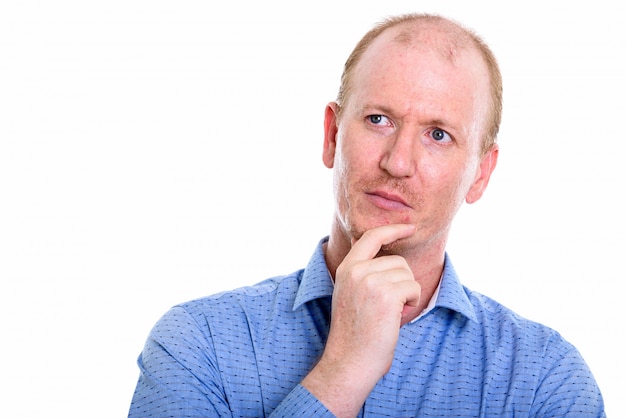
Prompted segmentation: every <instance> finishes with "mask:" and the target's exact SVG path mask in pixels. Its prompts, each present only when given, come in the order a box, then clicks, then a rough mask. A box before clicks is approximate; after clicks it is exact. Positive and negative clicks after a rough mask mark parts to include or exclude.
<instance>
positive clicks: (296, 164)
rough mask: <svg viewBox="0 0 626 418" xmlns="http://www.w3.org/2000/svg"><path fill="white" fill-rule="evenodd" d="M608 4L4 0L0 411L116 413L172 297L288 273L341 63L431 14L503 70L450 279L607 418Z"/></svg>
mask: <svg viewBox="0 0 626 418" xmlns="http://www.w3.org/2000/svg"><path fill="white" fill-rule="evenodd" d="M223 3H228V5H227V6H226V5H224V4H223ZM346 3H347V2H346ZM624 7H625V6H624V5H623V4H622V3H621V2H617V1H608V0H607V1H602V0H601V1H593V2H556V3H553V2H549V1H541V2H532V1H531V2H528V1H527V2H495V1H494V2H486V1H482V2H481V1H473V2H466V1H448V2H436V1H384V2H373V1H369V0H367V1H360V2H353V3H352V4H350V5H348V4H344V3H341V2H339V1H315V2H307V3H301V2H284V3H279V2H276V1H264V2H256V1H249V2H237V1H233V2H209V1H178V2H174V1H171V2H165V1H108V2H84V1H69V0H63V1H54V2H52V1H50V2H46V1H19V2H18V1H13V2H11V1H6V2H3V3H2V5H1V6H0V280H1V282H0V283H1V288H0V321H1V322H0V326H1V328H0V329H1V330H2V331H1V335H2V337H1V340H0V341H1V345H0V350H1V351H0V359H1V361H2V366H1V369H0V370H1V371H0V380H1V382H2V386H3V389H2V401H1V402H0V415H2V416H11V417H35V416H64V417H87V416H88V417H114V416H118V417H119V416H125V415H126V414H127V411H128V405H129V403H130V399H131V396H132V392H133V389H134V386H135V383H136V379H137V376H138V369H137V367H136V365H135V361H136V358H137V355H138V354H139V352H140V351H141V348H142V346H143V343H144V341H145V338H146V336H147V334H148V332H149V330H150V328H151V327H152V325H153V324H154V323H155V321H156V320H157V319H158V318H159V317H160V316H161V315H162V314H163V313H164V312H165V311H166V310H167V309H169V307H170V306H172V305H174V304H176V303H178V302H182V301H186V300H189V299H192V298H196V297H200V296H204V295H207V294H211V293H214V292H216V291H220V290H226V289H230V288H233V287H238V286H241V285H245V284H252V283H255V282H257V281H260V280H262V279H264V278H266V277H268V276H272V275H275V274H282V273H289V272H291V271H292V270H295V269H297V268H300V267H302V266H303V265H304V264H305V263H306V261H307V260H308V258H309V256H310V255H311V253H312V251H313V249H314V247H315V245H316V243H317V241H318V240H319V239H320V238H321V237H322V236H324V235H326V234H327V233H328V226H329V220H330V217H331V214H332V200H331V189H330V172H329V171H328V170H326V169H325V168H324V167H323V165H322V163H321V143H322V117H323V109H324V106H325V104H326V103H327V102H328V101H330V100H332V99H333V98H334V97H335V94H336V91H337V87H338V81H339V76H340V73H341V70H342V65H343V62H344V60H345V58H346V57H347V55H348V54H349V52H350V51H351V49H352V47H353V46H354V44H355V43H356V42H357V40H358V39H359V38H360V37H361V35H362V34H363V33H364V32H365V31H366V30H367V29H369V28H370V27H371V26H372V25H373V24H374V23H376V22H378V21H379V20H380V19H382V18H383V17H385V16H387V15H389V14H393V13H397V12H406V11H430V12H437V13H441V14H443V15H446V16H449V17H452V18H455V19H457V20H459V21H460V22H462V23H464V24H466V25H468V26H469V27H471V28H474V29H475V30H476V31H477V32H478V33H479V34H480V35H482V36H483V37H484V38H485V40H486V41H487V42H488V43H489V44H490V45H491V46H492V48H493V50H494V51H495V53H496V56H497V57H498V59H499V61H500V64H501V68H502V72H503V75H504V83H505V84H504V85H505V104H504V118H503V123H502V128H501V134H500V139H499V140H500V144H501V156H500V161H499V165H498V168H497V169H496V171H495V173H494V177H493V178H492V183H491V185H490V187H489V189H488V190H487V193H486V195H485V196H484V198H483V199H482V200H481V201H479V202H478V203H476V204H475V205H472V206H466V207H464V208H463V209H462V210H461V213H460V214H459V216H458V218H457V221H456V223H455V227H454V228H453V232H452V236H451V240H450V245H449V252H450V254H451V256H452V257H453V260H454V262H455V265H456V267H457V270H458V271H459V273H460V275H461V278H462V280H463V281H464V283H465V284H466V285H468V286H469V287H471V288H473V289H475V290H478V291H481V292H483V293H486V294H488V295H490V296H492V297H494V298H495V299H497V300H499V301H500V302H502V303H504V304H506V305H508V306H509V307H511V308H513V309H514V310H516V311H518V312H519V313H521V314H522V315H525V316H527V317H529V318H531V319H534V320H538V321H540V322H543V323H545V324H547V325H549V326H552V327H554V328H556V329H557V330H559V331H560V332H561V333H562V334H563V335H564V336H565V337H566V338H568V339H569V340H570V341H572V342H573V343H574V344H575V345H576V346H577V347H578V348H579V349H580V351H581V352H582V354H583V356H584V357H585V359H586V360H587V361H588V363H589V364H590V366H591V368H592V370H593V371H594V373H595V376H596V378H597V380H598V382H599V384H600V386H601V389H602V390H603V392H604V395H605V400H606V404H607V412H608V413H609V416H625V415H626V406H625V404H624V402H623V391H624V384H623V376H624V375H626V369H625V367H624V354H623V352H624V350H623V338H624V331H625V327H624V314H623V312H624V311H623V309H624V303H623V299H624V297H623V285H622V282H623V281H624V278H625V276H626V274H625V273H624V266H623V261H624V258H623V253H624V247H625V245H624V236H625V234H626V229H625V224H624V214H625V213H626V205H625V204H624V201H623V196H622V195H623V194H624V180H625V179H626V173H625V171H626V170H625V168H624V166H625V163H624V158H623V155H622V154H623V153H624V152H625V151H624V147H623V143H624V141H625V140H626V138H625V135H624V129H623V128H624V120H625V118H626V105H625V103H626V99H625V97H626V82H625V79H626V64H625V55H626V52H625V51H626V29H625V27H626V11H625V9H624Z"/></svg>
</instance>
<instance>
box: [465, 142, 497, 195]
mask: <svg viewBox="0 0 626 418" xmlns="http://www.w3.org/2000/svg"><path fill="white" fill-rule="evenodd" d="M497 162H498V145H497V144H495V145H494V146H493V147H491V149H490V150H489V151H487V153H486V154H485V155H484V156H483V157H482V160H481V161H480V165H479V166H478V169H477V171H476V178H475V179H474V183H473V184H472V186H471V187H470V189H469V191H468V192H467V195H466V196H465V201H466V202H467V203H474V202H476V201H477V200H478V199H480V198H481V196H482V195H483V193H484V192H485V189H486V188H487V185H488V184H489V179H490V178H491V173H493V170H494V169H495V168H496V163H497Z"/></svg>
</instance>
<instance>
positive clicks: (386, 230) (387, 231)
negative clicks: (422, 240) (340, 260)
mask: <svg viewBox="0 0 626 418" xmlns="http://www.w3.org/2000/svg"><path fill="white" fill-rule="evenodd" d="M414 233H415V225H411V224H393V225H384V226H379V227H376V228H373V229H370V230H368V231H365V233H364V234H363V235H362V236H361V238H359V240H358V241H356V242H355V243H354V244H353V245H352V249H351V250H350V252H349V253H348V255H346V259H353V260H371V259H373V258H374V257H375V256H376V254H378V252H379V251H380V249H381V248H382V246H383V245H387V244H391V243H392V242H394V241H397V240H399V239H402V238H408V237H410V236H411V235H413V234H414ZM344 261H345V259H344Z"/></svg>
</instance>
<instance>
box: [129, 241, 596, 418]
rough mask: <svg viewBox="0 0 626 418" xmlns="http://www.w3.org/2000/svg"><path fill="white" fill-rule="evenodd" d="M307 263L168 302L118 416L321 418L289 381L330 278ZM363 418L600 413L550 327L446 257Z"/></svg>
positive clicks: (581, 364)
mask: <svg viewBox="0 0 626 418" xmlns="http://www.w3.org/2000/svg"><path fill="white" fill-rule="evenodd" d="M323 242H325V240H322V241H321V242H320V244H319V245H318V247H317V249H316V251H315V253H314V255H313V257H312V258H311V260H310V262H309V264H308V265H307V267H306V268H305V269H303V270H299V271H297V272H294V273H293V274H290V275H287V276H282V277H276V278H272V279H269V280H266V281H264V282H261V283H259V284H257V285H255V286H250V287H245V288H241V289H237V290H233V291H229V292H224V293H220V294H217V295H214V296H210V297H206V298H203V299H198V300H195V301H191V302H188V303H185V304H182V305H179V306H176V307H174V308H172V309H171V310H170V311H169V312H168V313H166V314H165V315H164V316H163V317H162V318H161V319H160V320H159V321H158V322H157V324H156V325H155V327H154V328H153V329H152V331H151V333H150V336H149V337H148V339H147V342H146V345H145V347H144V349H143V352H142V353H141V355H140V356H139V359H138V365H139V368H140V376H139V381H138V383H137V388H136V390H135V393H134V396H133V400H132V403H131V407H130V413H129V417H200V416H204V417H264V416H272V417H274V416H275V417H313V416H315V417H318V416H319V417H323V416H332V414H331V413H330V412H329V411H328V410H327V409H326V408H325V407H324V405H323V404H322V403H321V402H320V401H319V400H317V399H316V398H315V397H314V396H312V395H311V393H310V392H308V391H307V390H306V389H305V388H304V387H302V386H301V385H300V381H301V380H302V379H303V378H304V377H305V376H306V375H307V373H308V372H309V371H310V370H311V368H312V367H313V365H314V364H315V362H316V361H317V359H318V358H319V357H320V355H321V354H322V352H323V350H324V344H325V343H326V338H327V336H328V331H329V326H330V306H331V295H332V292H333V283H332V280H331V278H330V276H329V274H328V269H327V267H326V263H325V261H324V254H323V250H322V246H321V244H322V243H323ZM359 416H363V417H394V418H396V417H428V416H433V417H477V416H481V417H482V416H486V417H503V416H515V417H528V416H530V417H552V416H554V417H563V416H567V417H601V416H605V413H604V404H603V400H602V396H601V394H600V391H599V389H598V386H597V384H596V382H595V380H594V378H593V376H592V374H591V372H590V370H589V368H588V366H587V364H586V363H585V361H584V360H583V359H582V357H581V356H580V354H579V352H578V351H577V350H576V349H575V348H574V347H573V346H572V345H571V344H570V343H568V342H567V341H565V340H564V339H563V338H562V337H561V336H560V335H559V334H558V333H557V332H555V331H553V330H552V329H550V328H547V327H545V326H543V325H540V324H538V323H535V322H532V321H529V320H527V319H524V318H522V317H520V316H518V315H517V314H515V313H514V312H512V311H510V310H509V309H507V308H505V307H503V306H502V305H500V304H498V303H496V302H495V301H493V300H491V299H489V298H487V297H485V296H483V295H480V294H478V293H476V292H472V291H471V290H469V289H467V288H465V287H464V286H462V285H461V283H460V282H459V279H458V277H457V275H456V273H455V271H454V269H453V267H452V264H451V263H450V260H449V258H448V256H447V255H446V259H445V266H444V271H443V275H442V282H441V285H440V289H439V295H438V297H437V301H436V304H435V307H434V309H432V310H430V311H429V312H428V313H426V314H425V315H424V316H422V317H421V318H420V319H419V320H417V321H415V322H412V323H409V324H406V325H405V326H403V327H402V328H401V330H400V338H399V341H398V344H397V347H396V351H395V357H394V361H393V363H392V366H391V369H390V371H389V372H388V373H387V374H386V375H385V376H384V377H383V378H382V379H381V380H380V381H379V382H378V384H377V385H376V387H375V388H374V389H373V391H372V392H371V393H370V395H369V397H368V398H367V400H366V402H365V404H364V405H363V408H362V410H361V413H360V415H359Z"/></svg>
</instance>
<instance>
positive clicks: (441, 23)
mask: <svg viewBox="0 0 626 418" xmlns="http://www.w3.org/2000/svg"><path fill="white" fill-rule="evenodd" d="M401 24H407V25H406V27H407V30H405V31H403V32H402V33H400V34H399V35H398V36H397V37H396V38H395V40H396V41H397V42H400V43H410V42H411V41H412V40H413V39H414V38H415V37H416V34H417V33H419V32H420V31H421V30H422V29H425V30H428V29H431V28H433V27H437V28H439V29H442V30H443V31H445V32H446V33H447V35H448V40H447V42H446V44H445V45H440V46H441V48H442V52H443V53H445V54H447V55H449V56H453V55H454V51H455V50H458V49H467V48H472V47H473V48H475V49H476V50H477V51H478V52H479V53H480V55H481V56H482V58H483V60H484V62H485V64H486V65H487V69H488V71H489V75H490V79H491V80H490V85H491V102H492V103H491V112H490V113H489V116H488V120H487V121H485V124H486V125H485V130H484V137H483V142H482V152H483V154H484V153H486V152H487V151H489V150H490V149H491V148H492V147H493V146H494V144H495V143H496V139H497V136H498V130H499V129H500V121H501V118H502V75H501V74H500V68H499V67H498V63H497V61H496V58H495V56H494V55H493V52H491V49H489V47H488V46H487V44H486V43H485V42H484V41H483V40H482V39H481V38H480V37H479V36H478V35H476V34H475V33H474V32H472V31H471V30H470V29H468V28H465V27H464V26H462V25H460V24H459V23H457V22H454V21H452V20H450V19H448V18H444V17H441V16H438V15H433V14H425V13H409V14H404V15H399V16H393V17H389V18H387V19H386V20H384V21H382V22H381V23H379V24H378V25H376V26H375V27H373V28H372V29H371V30H370V31H369V32H367V33H366V34H365V35H364V36H363V38H361V40H360V41H359V42H358V43H357V45H356V46H355V48H354V49H353V50H352V53H351V54H350V56H349V57H348V59H347V60H346V63H345V65H344V70H343V74H342V75H341V83H340V86H339V93H338V94H337V103H338V104H339V109H340V110H339V111H341V108H342V104H343V103H345V101H346V99H347V97H348V96H349V95H350V92H351V90H352V88H353V86H352V84H351V81H352V73H353V71H354V68H355V67H356V65H357V63H358V62H359V60H360V59H361V57H362V56H363V53H364V52H365V50H366V49H367V48H368V47H369V46H370V45H371V44H372V42H373V41H374V40H375V39H376V38H377V37H378V36H379V35H380V34H381V33H382V32H384V31H385V30H387V29H389V28H392V27H395V26H398V25H401ZM408 24H410V25H408Z"/></svg>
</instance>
